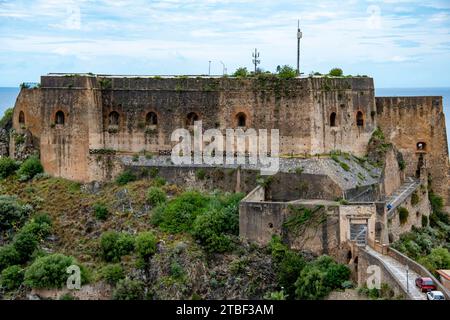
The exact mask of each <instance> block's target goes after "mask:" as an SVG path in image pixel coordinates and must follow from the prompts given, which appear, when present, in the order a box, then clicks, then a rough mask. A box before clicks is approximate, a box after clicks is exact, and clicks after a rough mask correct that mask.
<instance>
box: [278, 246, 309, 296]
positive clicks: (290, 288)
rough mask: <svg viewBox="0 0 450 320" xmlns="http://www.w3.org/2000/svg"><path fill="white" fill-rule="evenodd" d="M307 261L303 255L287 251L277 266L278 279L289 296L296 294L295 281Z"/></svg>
mask: <svg viewBox="0 0 450 320" xmlns="http://www.w3.org/2000/svg"><path fill="white" fill-rule="evenodd" d="M305 265H306V263H305V260H304V259H303V257H302V256H300V255H299V254H297V253H295V252H293V251H290V250H289V251H287V252H286V254H285V256H284V258H283V259H282V260H281V262H280V263H279V264H278V266H277V281H278V284H279V285H280V286H281V287H283V288H284V289H285V291H286V293H287V295H288V296H290V297H294V296H295V289H296V288H295V281H296V280H297V278H298V277H299V276H300V273H301V272H302V270H303V268H304V267H305Z"/></svg>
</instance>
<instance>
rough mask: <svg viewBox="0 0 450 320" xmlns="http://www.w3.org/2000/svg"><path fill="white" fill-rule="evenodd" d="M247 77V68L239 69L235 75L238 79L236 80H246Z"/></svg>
mask: <svg viewBox="0 0 450 320" xmlns="http://www.w3.org/2000/svg"><path fill="white" fill-rule="evenodd" d="M247 76H248V70H247V68H245V67H239V68H237V69H236V71H235V72H234V73H233V77H236V78H245V77H247Z"/></svg>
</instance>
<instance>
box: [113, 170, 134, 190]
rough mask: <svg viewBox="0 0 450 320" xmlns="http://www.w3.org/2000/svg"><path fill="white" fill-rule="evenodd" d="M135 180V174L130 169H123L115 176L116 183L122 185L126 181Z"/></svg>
mask: <svg viewBox="0 0 450 320" xmlns="http://www.w3.org/2000/svg"><path fill="white" fill-rule="evenodd" d="M132 181H136V176H135V174H134V173H133V172H131V170H125V171H124V172H122V173H121V174H119V175H118V176H117V178H116V183H117V184H118V185H119V186H124V185H126V184H127V183H128V182H132Z"/></svg>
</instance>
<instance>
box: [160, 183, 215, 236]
mask: <svg viewBox="0 0 450 320" xmlns="http://www.w3.org/2000/svg"><path fill="white" fill-rule="evenodd" d="M208 200H209V199H208V197H207V196H204V195H202V194H201V193H199V192H196V191H187V192H184V193H183V194H181V195H180V196H179V197H177V198H176V199H173V200H171V201H170V202H168V203H167V205H166V206H165V208H164V212H163V213H162V216H161V223H160V227H161V229H163V230H164V231H167V232H171V233H177V232H183V231H189V230H191V228H192V224H193V222H194V220H195V218H196V217H197V216H198V215H199V214H200V213H202V212H204V211H205V210H206V208H207V206H208Z"/></svg>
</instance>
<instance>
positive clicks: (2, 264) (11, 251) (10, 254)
mask: <svg viewBox="0 0 450 320" xmlns="http://www.w3.org/2000/svg"><path fill="white" fill-rule="evenodd" d="M18 263H20V255H19V253H18V252H17V250H16V248H14V246H13V245H12V244H9V245H6V246H3V247H0V270H3V269H5V268H7V267H9V266H12V265H15V264H18Z"/></svg>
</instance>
